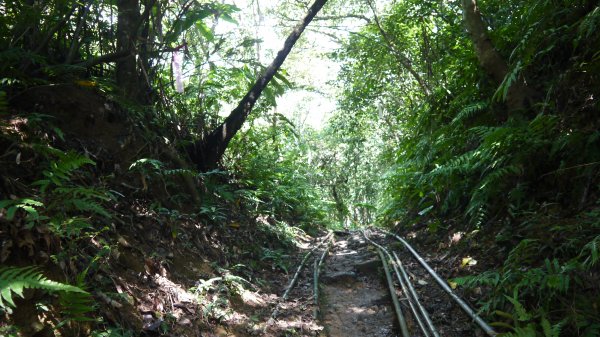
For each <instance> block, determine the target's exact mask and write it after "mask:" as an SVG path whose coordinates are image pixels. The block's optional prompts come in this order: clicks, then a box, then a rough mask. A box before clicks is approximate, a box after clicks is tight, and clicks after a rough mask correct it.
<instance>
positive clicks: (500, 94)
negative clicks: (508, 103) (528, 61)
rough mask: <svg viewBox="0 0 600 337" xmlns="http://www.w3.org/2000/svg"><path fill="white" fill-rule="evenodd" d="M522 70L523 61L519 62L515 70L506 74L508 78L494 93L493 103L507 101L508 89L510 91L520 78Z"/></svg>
mask: <svg viewBox="0 0 600 337" xmlns="http://www.w3.org/2000/svg"><path fill="white" fill-rule="evenodd" d="M522 68H523V67H522V65H521V61H518V62H517V64H516V65H515V66H514V68H513V69H512V70H511V71H510V72H509V73H508V74H506V77H504V80H503V81H502V83H501V84H500V86H499V87H498V89H497V90H496V92H495V93H494V96H493V97H492V100H493V101H497V102H503V101H505V100H506V96H507V95H508V89H510V87H511V85H512V84H513V83H514V82H515V81H516V80H517V79H518V78H519V73H520V72H521V70H522Z"/></svg>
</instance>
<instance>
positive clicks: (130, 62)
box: [116, 0, 140, 101]
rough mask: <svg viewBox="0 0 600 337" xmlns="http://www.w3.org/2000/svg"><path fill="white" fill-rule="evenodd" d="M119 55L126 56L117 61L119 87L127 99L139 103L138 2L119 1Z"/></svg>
mask: <svg viewBox="0 0 600 337" xmlns="http://www.w3.org/2000/svg"><path fill="white" fill-rule="evenodd" d="M117 9H118V11H119V14H118V16H117V53H123V54H124V55H125V56H124V57H123V58H120V59H118V60H117V65H116V72H117V85H118V86H119V88H121V90H122V91H123V93H124V94H125V97H127V98H129V99H131V100H133V101H137V100H138V97H139V90H140V89H139V88H140V87H139V75H138V72H137V66H136V58H135V53H136V51H135V42H136V40H137V36H138V34H137V31H138V27H139V26H138V23H139V22H140V7H139V2H138V1H137V0H117Z"/></svg>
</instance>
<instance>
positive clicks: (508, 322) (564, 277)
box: [404, 208, 600, 337]
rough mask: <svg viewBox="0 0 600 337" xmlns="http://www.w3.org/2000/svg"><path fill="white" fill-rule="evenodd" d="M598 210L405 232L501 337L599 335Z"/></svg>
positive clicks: (424, 227)
mask: <svg viewBox="0 0 600 337" xmlns="http://www.w3.org/2000/svg"><path fill="white" fill-rule="evenodd" d="M599 210H600V209H599V208H591V209H590V210H587V211H584V212H581V213H580V214H578V215H576V216H571V217H567V216H564V215H560V214H552V213H550V212H547V213H546V214H542V213H541V212H540V213H532V214H530V215H529V216H527V217H523V218H520V219H519V220H518V221H519V224H520V225H519V226H513V227H508V226H503V225H502V224H495V227H487V228H484V229H481V230H470V231H469V230H458V229H457V228H463V227H464V226H461V225H459V224H456V223H454V224H453V225H448V226H447V227H442V226H440V228H438V229H437V230H436V231H435V232H432V231H431V228H430V226H429V228H428V226H427V225H425V224H423V225H421V226H418V225H416V226H414V227H413V228H414V229H413V230H412V231H409V232H408V233H406V232H404V233H406V236H407V237H408V238H409V239H410V241H412V242H413V243H414V244H415V247H416V248H417V250H419V251H421V252H423V253H424V254H425V256H430V257H433V260H432V261H430V263H432V265H433V266H434V267H435V268H436V270H437V271H438V272H440V274H441V275H442V276H443V277H444V278H446V279H447V280H448V282H449V284H450V285H451V286H452V287H453V288H454V289H456V290H457V291H458V292H459V293H460V294H461V295H462V297H464V298H466V299H467V300H470V301H471V302H472V303H473V304H474V306H475V307H476V308H478V309H479V310H480V313H481V314H482V315H483V316H484V317H485V318H486V320H487V321H488V322H490V323H491V325H492V326H494V327H495V328H496V329H497V330H498V331H499V332H502V336H532V337H533V336H544V337H553V336H598V334H599V333H600V321H599V320H598V317H600V312H599V310H600V288H599V287H598V285H599V284H600V274H599V273H598V262H599V261H600V236H599V235H598V233H600V222H599V221H598V212H599ZM429 222H437V223H438V224H441V223H440V221H439V220H429ZM442 223H443V222H442ZM490 226H491V225H490ZM540 333H541V334H540Z"/></svg>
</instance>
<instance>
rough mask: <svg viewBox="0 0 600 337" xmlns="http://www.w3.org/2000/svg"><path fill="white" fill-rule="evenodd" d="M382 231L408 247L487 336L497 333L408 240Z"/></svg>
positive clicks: (492, 336)
mask: <svg viewBox="0 0 600 337" xmlns="http://www.w3.org/2000/svg"><path fill="white" fill-rule="evenodd" d="M382 231H383V230H382ZM383 232H384V233H385V234H387V235H390V236H393V237H394V238H396V239H397V240H398V241H400V242H402V244H403V245H404V246H405V247H406V249H408V250H409V251H410V252H411V254H412V255H413V256H414V257H415V259H417V261H419V263H420V264H421V265H422V266H423V268H425V270H427V272H429V274H431V276H432V277H433V279H434V280H435V281H436V282H437V283H438V284H439V285H440V287H442V289H443V290H444V291H445V292H446V293H447V294H448V295H450V297H451V298H452V299H453V300H454V301H455V302H456V303H457V304H458V306H459V307H460V308H461V309H462V310H463V311H464V312H465V313H466V314H467V315H469V316H470V317H471V318H472V319H473V321H475V323H477V325H479V326H480V327H481V329H483V331H484V332H485V333H486V334H487V335H488V336H491V337H494V336H496V335H498V333H497V332H496V331H495V330H494V329H493V328H492V327H491V326H490V325H489V324H487V323H486V322H485V321H484V320H483V318H481V317H480V316H479V315H478V314H477V313H476V312H475V311H474V310H473V309H471V307H470V306H469V304H467V302H465V301H464V300H463V299H462V298H460V297H459V296H458V295H456V293H454V291H452V288H450V287H449V286H448V284H447V283H446V282H445V281H444V280H443V279H442V278H441V277H440V276H439V275H438V273H436V272H435V270H433V268H431V267H430V266H429V264H427V262H425V260H424V259H423V258H422V257H421V255H419V253H417V251H415V250H414V249H413V247H411V245H409V244H408V242H406V241H405V240H404V239H402V238H401V237H399V236H398V235H396V234H393V233H390V232H387V231H383Z"/></svg>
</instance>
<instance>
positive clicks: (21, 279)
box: [0, 266, 88, 309]
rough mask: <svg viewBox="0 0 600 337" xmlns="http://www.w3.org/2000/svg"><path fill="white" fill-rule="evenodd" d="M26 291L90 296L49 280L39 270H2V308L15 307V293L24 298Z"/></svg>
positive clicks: (0, 284)
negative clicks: (39, 290) (36, 290)
mask: <svg viewBox="0 0 600 337" xmlns="http://www.w3.org/2000/svg"><path fill="white" fill-rule="evenodd" d="M25 289H42V290H46V291H50V292H76V293H81V294H88V293H87V292H86V291H84V290H82V289H81V288H78V287H75V286H72V285H69V284H64V283H60V282H56V281H52V280H48V279H47V278H46V277H45V276H44V275H42V273H40V272H39V270H38V268H37V267H35V266H32V267H24V268H18V267H2V268H0V308H3V309H4V308H7V307H13V308H14V307H15V303H14V301H13V298H12V296H13V293H14V294H16V295H18V296H20V297H23V291H24V290H25Z"/></svg>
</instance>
